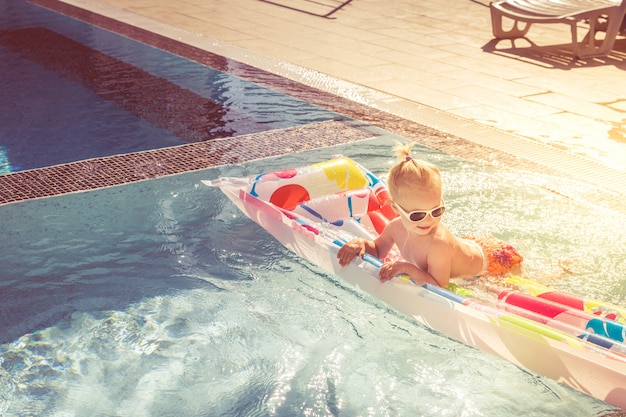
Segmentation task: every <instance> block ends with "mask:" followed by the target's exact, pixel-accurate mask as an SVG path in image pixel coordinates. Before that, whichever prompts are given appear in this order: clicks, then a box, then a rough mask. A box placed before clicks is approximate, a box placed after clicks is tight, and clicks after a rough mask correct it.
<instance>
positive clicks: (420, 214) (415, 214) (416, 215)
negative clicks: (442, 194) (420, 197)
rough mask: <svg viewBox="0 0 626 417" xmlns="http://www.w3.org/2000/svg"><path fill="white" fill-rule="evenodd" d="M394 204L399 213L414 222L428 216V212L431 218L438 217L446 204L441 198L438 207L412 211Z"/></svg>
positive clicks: (441, 214) (444, 209)
mask: <svg viewBox="0 0 626 417" xmlns="http://www.w3.org/2000/svg"><path fill="white" fill-rule="evenodd" d="M394 206H395V207H396V208H397V209H398V211H399V212H400V214H402V215H403V216H404V217H406V218H407V219H408V220H410V221H412V222H415V223H417V222H421V221H422V220H424V219H425V218H426V217H428V215H429V214H430V215H431V216H432V218H433V219H436V218H438V217H441V216H443V213H445V212H446V206H445V202H444V201H443V200H441V205H440V206H439V207H435V208H434V209H432V210H415V211H412V212H408V211H406V210H404V209H403V208H402V207H400V205H399V204H396V203H394Z"/></svg>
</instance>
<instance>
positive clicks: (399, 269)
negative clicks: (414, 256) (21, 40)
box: [378, 261, 410, 282]
mask: <svg viewBox="0 0 626 417" xmlns="http://www.w3.org/2000/svg"><path fill="white" fill-rule="evenodd" d="M408 266H410V264H408V263H407V262H400V261H398V262H385V263H384V264H383V266H381V267H380V272H379V274H378V277H379V278H380V282H387V281H389V280H390V279H392V278H393V277H395V276H396V275H399V274H408V270H409V268H407V267H408Z"/></svg>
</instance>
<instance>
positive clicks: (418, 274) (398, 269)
mask: <svg viewBox="0 0 626 417" xmlns="http://www.w3.org/2000/svg"><path fill="white" fill-rule="evenodd" d="M400 274H404V275H408V276H410V277H411V278H412V279H413V280H416V281H421V282H425V283H428V284H434V285H437V286H439V287H447V286H448V283H449V281H450V278H448V277H446V276H440V277H439V279H437V278H435V277H434V276H433V275H432V274H430V273H428V272H426V271H422V270H421V269H419V268H418V267H417V266H415V265H413V264H412V263H409V262H405V261H397V262H386V263H384V264H383V266H382V267H381V268H380V275H379V276H380V281H381V282H386V281H389V280H390V279H392V278H393V277H395V276H396V275H400Z"/></svg>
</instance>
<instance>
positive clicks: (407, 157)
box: [405, 155, 413, 162]
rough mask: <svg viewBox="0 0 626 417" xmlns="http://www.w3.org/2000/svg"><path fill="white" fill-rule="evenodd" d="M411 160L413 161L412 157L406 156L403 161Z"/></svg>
mask: <svg viewBox="0 0 626 417" xmlns="http://www.w3.org/2000/svg"><path fill="white" fill-rule="evenodd" d="M412 159H413V157H412V156H411V155H407V156H406V158H405V161H406V162H409V161H410V160H412Z"/></svg>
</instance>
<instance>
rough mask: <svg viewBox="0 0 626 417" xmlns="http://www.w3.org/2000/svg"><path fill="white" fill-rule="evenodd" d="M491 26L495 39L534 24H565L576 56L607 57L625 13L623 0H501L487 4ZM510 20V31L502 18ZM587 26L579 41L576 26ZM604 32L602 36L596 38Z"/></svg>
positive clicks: (523, 33)
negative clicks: (570, 34)
mask: <svg viewBox="0 0 626 417" xmlns="http://www.w3.org/2000/svg"><path fill="white" fill-rule="evenodd" d="M489 8H490V10H491V27H492V30H493V35H494V36H495V37H496V38H497V39H516V38H523V37H525V36H526V33H527V32H528V30H529V29H530V26H531V25H532V24H533V23H565V24H568V25H570V28H571V31H572V48H573V51H574V54H575V55H576V56H577V57H579V58H590V57H603V56H607V55H608V54H609V52H611V50H612V49H613V44H614V43H615V38H616V37H617V35H618V33H619V31H620V26H621V24H622V20H623V18H624V14H625V13H626V0H503V1H497V2H492V3H490V4H489ZM504 17H507V18H509V19H511V20H513V26H512V27H511V29H509V30H505V29H504V27H503V18H504ZM580 23H584V24H585V25H586V26H588V28H589V29H588V32H587V34H586V35H585V37H584V38H583V39H582V40H581V41H579V39H578V25H579V24H580ZM598 32H604V39H602V38H600V39H597V38H596V36H597V34H598Z"/></svg>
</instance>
